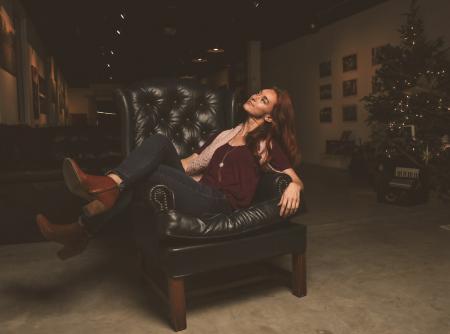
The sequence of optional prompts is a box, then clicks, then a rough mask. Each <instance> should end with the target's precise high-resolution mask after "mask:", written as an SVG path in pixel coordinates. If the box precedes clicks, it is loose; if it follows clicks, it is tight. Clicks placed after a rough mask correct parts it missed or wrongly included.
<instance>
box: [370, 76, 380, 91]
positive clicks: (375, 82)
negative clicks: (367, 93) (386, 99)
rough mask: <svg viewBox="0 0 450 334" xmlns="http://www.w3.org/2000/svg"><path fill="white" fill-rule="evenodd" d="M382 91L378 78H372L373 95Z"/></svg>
mask: <svg viewBox="0 0 450 334" xmlns="http://www.w3.org/2000/svg"><path fill="white" fill-rule="evenodd" d="M380 90H381V84H380V82H378V80H377V78H376V76H373V77H372V94H376V93H378V92H380Z"/></svg>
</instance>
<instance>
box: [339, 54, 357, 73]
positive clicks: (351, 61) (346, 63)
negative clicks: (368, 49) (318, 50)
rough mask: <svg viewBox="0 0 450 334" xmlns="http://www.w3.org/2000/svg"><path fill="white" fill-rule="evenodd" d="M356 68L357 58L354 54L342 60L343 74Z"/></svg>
mask: <svg viewBox="0 0 450 334" xmlns="http://www.w3.org/2000/svg"><path fill="white" fill-rule="evenodd" d="M357 68H358V58H357V56H356V53H354V54H351V55H348V56H345V57H343V58H342V70H343V71H344V72H348V71H355V70H356V69H357Z"/></svg>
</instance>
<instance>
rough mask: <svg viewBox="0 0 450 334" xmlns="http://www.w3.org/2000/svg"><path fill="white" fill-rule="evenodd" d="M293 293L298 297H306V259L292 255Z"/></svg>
mask: <svg viewBox="0 0 450 334" xmlns="http://www.w3.org/2000/svg"><path fill="white" fill-rule="evenodd" d="M292 293H293V294H294V295H295V296H297V297H304V296H306V257H305V254H297V253H292Z"/></svg>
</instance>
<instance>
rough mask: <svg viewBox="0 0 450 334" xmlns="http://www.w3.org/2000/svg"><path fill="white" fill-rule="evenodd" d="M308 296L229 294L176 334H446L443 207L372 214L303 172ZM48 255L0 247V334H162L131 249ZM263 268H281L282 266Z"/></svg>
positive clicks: (335, 179)
mask: <svg viewBox="0 0 450 334" xmlns="http://www.w3.org/2000/svg"><path fill="white" fill-rule="evenodd" d="M303 179H304V180H305V184H306V194H307V196H308V198H307V203H308V207H309V213H308V214H307V215H304V216H302V217H298V218H297V219H296V221H298V222H301V223H304V224H306V225H308V251H307V261H308V263H307V270H308V277H307V280H308V295H307V296H306V297H304V298H300V299H299V298H296V297H295V296H293V295H292V294H291V293H290V291H289V289H287V288H286V287H283V286H279V285H273V284H271V285H267V286H265V287H264V288H257V287H256V286H251V287H247V288H245V289H243V288H238V289H234V290H231V291H228V292H227V293H225V294H220V295H217V296H212V297H213V298H211V299H210V300H207V301H204V302H202V303H198V304H195V305H192V306H189V305H188V312H187V326H188V328H187V330H185V331H184V333H195V334H202V333H208V334H214V333H227V334H228V333H238V334H241V333H268V334H269V333H270V334H271V333H282V334H289V333H308V334H309V333H310V334H321V333H322V334H330V333H332V334H340V333H342V334H344V333H346V334H348V333H363V334H372V333H373V334H375V333H376V334H380V333H390V334H397V333H398V334H400V333H401V334H415V333H417V334H419V333H420V334H431V333H432V334H449V333H450V311H449V310H450V230H446V229H444V228H442V227H441V226H442V225H445V224H450V219H449V217H450V210H449V208H448V205H445V204H443V203H440V202H439V201H437V200H434V199H432V200H431V201H430V202H429V203H428V204H426V205H421V206H415V207H411V208H405V207H398V206H389V205H385V204H380V203H377V202H376V200H375V194H374V193H373V192H372V191H371V190H370V189H369V188H367V187H365V186H356V185H351V183H350V181H349V179H348V177H347V175H346V174H345V173H344V172H340V171H336V170H330V169H325V168H311V167H310V168H305V171H304V175H303ZM57 249H58V245H54V244H52V243H46V242H44V243H29V244H19V245H8V246H1V247H0V268H1V270H0V325H1V326H0V328H1V330H0V332H1V333H77V334H78V333H94V332H95V333H124V332H126V333H127V334H133V333H158V334H159V333H172V332H173V331H172V329H171V328H170V326H169V325H168V322H167V320H166V319H165V318H164V317H163V316H162V314H161V307H160V304H158V302H157V300H156V298H155V296H152V295H151V294H148V293H145V290H144V289H143V288H142V284H141V283H142V282H141V281H140V276H139V270H138V261H137V259H136V257H135V254H134V251H133V248H132V247H130V243H129V240H125V241H124V240H117V239H114V238H106V239H105V238H104V239H100V240H97V241H95V242H93V243H92V244H91V245H90V247H89V248H88V250H87V251H86V252H85V253H84V254H82V255H80V256H78V257H76V258H73V259H70V260H68V261H65V262H62V261H59V260H58V259H57V258H56V256H55V255H54V253H55V251H56V250H57ZM272 262H274V263H275V264H277V265H279V266H281V267H284V268H286V269H289V268H290V258H289V257H288V256H283V257H279V258H276V259H273V260H272Z"/></svg>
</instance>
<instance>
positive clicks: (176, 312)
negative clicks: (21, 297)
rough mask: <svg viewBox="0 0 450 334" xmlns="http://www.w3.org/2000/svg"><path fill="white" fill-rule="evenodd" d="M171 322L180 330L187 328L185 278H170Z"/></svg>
mask: <svg viewBox="0 0 450 334" xmlns="http://www.w3.org/2000/svg"><path fill="white" fill-rule="evenodd" d="M168 292H169V309H170V322H171V323H172V327H173V329H174V330H175V331H176V332H178V331H181V330H183V329H186V299H185V293H184V279H183V278H172V277H169V278H168Z"/></svg>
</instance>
